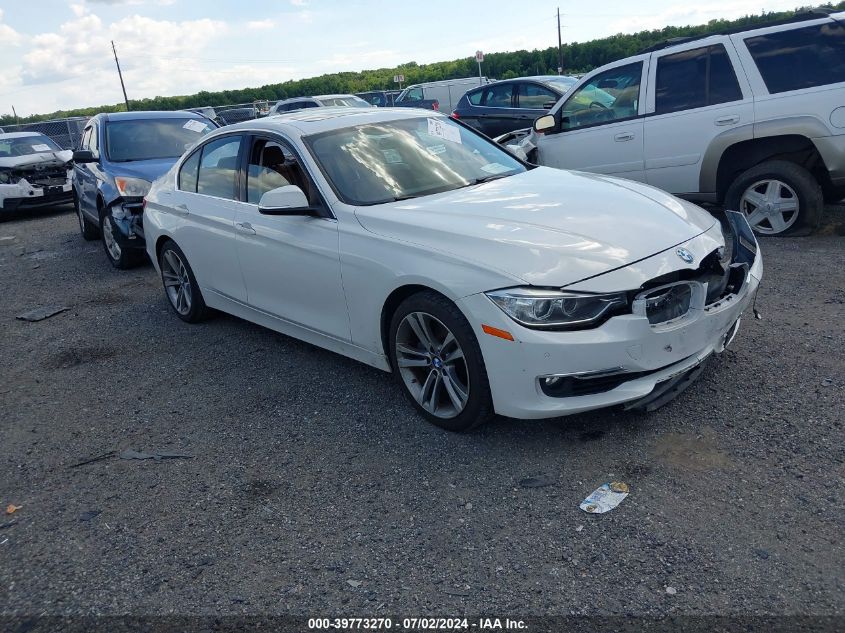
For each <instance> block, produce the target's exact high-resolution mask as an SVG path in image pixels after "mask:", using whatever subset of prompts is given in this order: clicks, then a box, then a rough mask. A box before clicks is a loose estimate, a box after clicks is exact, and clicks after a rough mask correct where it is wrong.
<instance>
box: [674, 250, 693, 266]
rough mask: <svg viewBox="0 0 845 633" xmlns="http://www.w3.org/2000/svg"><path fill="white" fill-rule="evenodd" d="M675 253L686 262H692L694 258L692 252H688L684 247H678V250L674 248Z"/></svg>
mask: <svg viewBox="0 0 845 633" xmlns="http://www.w3.org/2000/svg"><path fill="white" fill-rule="evenodd" d="M675 255H677V256H678V257H680V258H681V259H682V260H684V261H685V262H686V263H687V264H692V262H693V261H694V260H695V255H693V254H692V253H690V252H689V251H688V250H687V249H685V248H679V249H678V250H676V251H675Z"/></svg>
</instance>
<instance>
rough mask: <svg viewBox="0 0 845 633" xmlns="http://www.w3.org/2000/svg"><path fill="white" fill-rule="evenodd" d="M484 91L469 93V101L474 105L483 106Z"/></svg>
mask: <svg viewBox="0 0 845 633" xmlns="http://www.w3.org/2000/svg"><path fill="white" fill-rule="evenodd" d="M482 92H484V91H483V90H473V91H472V92H468V93H467V99H468V100H469V102H470V103H471V104H472V105H481V93H482Z"/></svg>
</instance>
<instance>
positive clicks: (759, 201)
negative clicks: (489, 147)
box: [514, 13, 845, 234]
mask: <svg viewBox="0 0 845 633" xmlns="http://www.w3.org/2000/svg"><path fill="white" fill-rule="evenodd" d="M843 18H845V13H836V14H830V15H828V14H821V13H812V14H802V15H799V16H796V17H795V18H793V19H792V20H791V21H789V22H787V23H781V24H777V25H769V26H766V27H765V28H758V29H754V30H746V31H742V32H735V33H729V34H721V35H711V36H705V37H701V38H697V39H687V40H684V41H679V40H675V41H673V42H671V43H669V44H668V45H663V46H658V47H655V48H653V49H650V50H648V51H645V52H643V53H642V54H640V55H637V56H634V57H629V58H627V59H623V60H620V61H617V62H614V63H612V64H607V65H606V66H603V67H601V68H598V69H597V70H595V71H593V72H591V73H589V74H588V75H585V76H584V77H583V78H582V79H581V80H580V81H579V82H578V84H576V85H575V86H574V87H573V88H572V89H571V90H570V91H569V92H568V93H567V94H566V95H565V96H564V97H563V98H562V99H561V100H560V101H559V102H558V103H557V104H556V105H555V107H554V108H552V110H551V111H550V113H549V114H548V115H546V116H543V117H541V118H539V119H537V120H536V121H535V123H534V129H533V132H532V133H531V134H529V136H528V137H526V138H524V139H522V141H520V144H519V146H518V148H519V149H521V150H522V152H525V154H526V155H527V156H528V158H529V160H532V161H533V162H537V163H539V164H541V165H547V166H550V167H559V168H563V169H579V170H583V171H591V172H597V173H603V174H614V175H616V176H621V177H624V178H631V179H633V180H639V181H642V182H646V183H648V184H651V185H654V186H656V187H659V188H661V189H664V190H666V191H669V192H671V193H674V194H676V195H679V196H682V197H685V198H688V199H690V200H695V201H698V202H713V203H722V204H724V205H725V207H726V208H729V209H735V210H739V211H741V212H742V213H744V214H745V215H746V217H747V218H748V221H749V224H751V226H752V227H753V228H754V230H755V231H757V232H758V233H762V234H778V233H787V232H788V233H796V232H808V231H810V230H812V229H813V228H814V227H815V226H816V225H817V223H818V221H819V217H820V214H821V210H822V207H823V201H824V200H825V199H827V200H831V201H833V200H839V199H841V198H842V197H843V196H845V26H843V23H842V22H841V20H842V19H843ZM514 147H515V148H516V147H517V146H514ZM517 151H518V150H517Z"/></svg>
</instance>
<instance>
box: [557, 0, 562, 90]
mask: <svg viewBox="0 0 845 633" xmlns="http://www.w3.org/2000/svg"><path fill="white" fill-rule="evenodd" d="M557 74H558V75H562V74H563V43H562V42H561V41H560V7H558V8H557Z"/></svg>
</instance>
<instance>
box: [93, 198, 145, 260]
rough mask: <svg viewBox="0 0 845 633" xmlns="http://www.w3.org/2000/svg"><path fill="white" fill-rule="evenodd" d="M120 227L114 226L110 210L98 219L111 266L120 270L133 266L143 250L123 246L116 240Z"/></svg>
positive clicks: (139, 258)
mask: <svg viewBox="0 0 845 633" xmlns="http://www.w3.org/2000/svg"><path fill="white" fill-rule="evenodd" d="M119 230H120V229H118V228H117V226H115V223H114V218H113V217H112V215H111V211H106V212H104V213H102V215H101V220H100V234H101V237H102V238H103V248H104V250H105V251H106V257H108V259H109V261H110V262H111V264H112V266H114V267H115V268H119V269H121V270H126V269H127V268H134V267H135V266H137V265H138V264H140V263H141V261H142V260H143V258H144V254H143V252H141V251H140V250H139V249H134V248H123V247H122V246H121V245H120V243H119V242H118V241H117V233H118V231H119Z"/></svg>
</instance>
